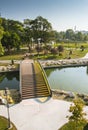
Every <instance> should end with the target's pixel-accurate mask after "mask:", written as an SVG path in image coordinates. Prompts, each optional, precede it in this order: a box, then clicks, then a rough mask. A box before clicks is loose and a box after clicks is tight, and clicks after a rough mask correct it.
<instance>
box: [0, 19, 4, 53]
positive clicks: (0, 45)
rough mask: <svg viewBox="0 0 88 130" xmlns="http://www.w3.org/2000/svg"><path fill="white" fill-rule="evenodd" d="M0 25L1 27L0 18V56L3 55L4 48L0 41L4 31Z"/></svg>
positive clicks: (0, 21)
mask: <svg viewBox="0 0 88 130" xmlns="http://www.w3.org/2000/svg"><path fill="white" fill-rule="evenodd" d="M1 25H2V19H1V18H0V55H4V48H3V46H2V44H1V39H2V37H3V34H4V30H3V27H2V26H1Z"/></svg>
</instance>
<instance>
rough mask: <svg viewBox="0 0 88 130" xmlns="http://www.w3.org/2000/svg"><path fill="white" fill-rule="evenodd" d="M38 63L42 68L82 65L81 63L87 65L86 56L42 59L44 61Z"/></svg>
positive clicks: (87, 59)
mask: <svg viewBox="0 0 88 130" xmlns="http://www.w3.org/2000/svg"><path fill="white" fill-rule="evenodd" d="M40 63H41V65H42V67H43V68H52V67H68V66H81V65H82V66H83V65H88V58H80V59H63V60H44V61H40Z"/></svg>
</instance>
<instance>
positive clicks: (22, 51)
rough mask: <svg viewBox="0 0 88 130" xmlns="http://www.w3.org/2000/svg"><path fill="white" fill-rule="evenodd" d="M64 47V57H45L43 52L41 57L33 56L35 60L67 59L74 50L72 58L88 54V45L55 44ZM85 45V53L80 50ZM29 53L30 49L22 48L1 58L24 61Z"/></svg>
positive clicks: (48, 55) (52, 55)
mask: <svg viewBox="0 0 88 130" xmlns="http://www.w3.org/2000/svg"><path fill="white" fill-rule="evenodd" d="M58 45H63V46H64V51H63V52H62V55H59V54H51V53H49V54H46V55H44V54H43V52H40V54H39V56H38V54H37V52H36V51H35V52H34V53H33V55H34V56H31V58H33V59H65V58H67V57H68V55H69V51H70V50H72V55H70V57H71V58H81V57H83V56H85V54H86V53H88V43H77V45H76V46H75V43H62V44H61V43H58V44H55V46H58ZM81 45H83V46H84V47H85V49H84V51H81V50H80V46H81ZM26 52H28V49H27V48H25V49H23V48H21V49H20V50H19V51H14V50H12V51H11V53H10V54H9V55H8V54H5V55H4V56H1V57H0V60H21V59H23V57H24V55H25V53H26Z"/></svg>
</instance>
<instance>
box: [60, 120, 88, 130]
mask: <svg viewBox="0 0 88 130" xmlns="http://www.w3.org/2000/svg"><path fill="white" fill-rule="evenodd" d="M59 130H88V123H87V122H86V121H84V122H81V123H79V124H77V122H76V121H69V122H68V123H66V124H65V125H64V126H62V127H61V128H60V129H59Z"/></svg>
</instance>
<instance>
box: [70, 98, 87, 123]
mask: <svg viewBox="0 0 88 130" xmlns="http://www.w3.org/2000/svg"><path fill="white" fill-rule="evenodd" d="M73 103H74V104H73V105H71V106H70V109H69V112H71V113H72V115H71V116H70V117H69V121H76V123H80V122H83V121H86V119H85V118H84V115H86V114H85V113H84V112H83V107H84V105H85V104H84V101H83V100H82V99H80V98H77V99H75V100H73Z"/></svg>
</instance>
